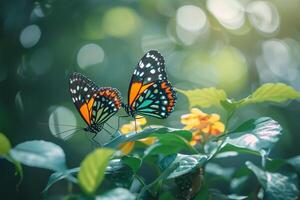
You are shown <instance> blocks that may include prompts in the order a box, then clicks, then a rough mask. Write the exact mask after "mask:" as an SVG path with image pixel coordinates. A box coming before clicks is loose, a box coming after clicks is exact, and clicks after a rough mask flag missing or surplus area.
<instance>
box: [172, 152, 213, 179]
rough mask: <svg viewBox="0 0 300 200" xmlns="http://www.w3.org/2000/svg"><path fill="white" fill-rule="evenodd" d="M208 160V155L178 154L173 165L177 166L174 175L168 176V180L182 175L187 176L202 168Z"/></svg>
mask: <svg viewBox="0 0 300 200" xmlns="http://www.w3.org/2000/svg"><path fill="white" fill-rule="evenodd" d="M206 160H207V156H206V155H199V154H197V155H184V154H177V156H176V158H175V160H174V162H173V163H172V164H177V168H175V169H174V170H173V171H172V173H170V174H169V175H168V179H171V178H176V177H179V176H181V175H184V174H187V173H189V172H191V171H193V170H194V169H195V168H197V167H199V166H202V165H203V163H204V162H205V161H206Z"/></svg>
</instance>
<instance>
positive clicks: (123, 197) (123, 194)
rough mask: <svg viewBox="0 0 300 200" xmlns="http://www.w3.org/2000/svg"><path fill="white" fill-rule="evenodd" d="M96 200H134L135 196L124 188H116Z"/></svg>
mask: <svg viewBox="0 0 300 200" xmlns="http://www.w3.org/2000/svg"><path fill="white" fill-rule="evenodd" d="M95 199H96V200H113V199H118V200H134V199H136V198H135V195H133V194H132V193H131V192H129V191H128V190H126V189H124V188H115V189H113V190H110V191H108V192H106V193H104V194H102V195H99V196H96V198H95Z"/></svg>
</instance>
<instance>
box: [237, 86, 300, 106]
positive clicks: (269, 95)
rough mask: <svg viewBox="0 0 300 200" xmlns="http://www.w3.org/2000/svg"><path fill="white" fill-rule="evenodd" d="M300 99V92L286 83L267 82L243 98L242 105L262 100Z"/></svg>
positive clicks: (282, 100) (278, 101)
mask: <svg viewBox="0 0 300 200" xmlns="http://www.w3.org/2000/svg"><path fill="white" fill-rule="evenodd" d="M289 99H300V92H298V91H296V90H295V89H294V88H292V87H291V86H289V85H286V84H284V83H266V84H264V85H262V86H261V87H259V88H258V89H257V90H255V91H254V92H253V93H252V94H251V95H250V96H249V97H247V98H245V99H242V100H241V105H247V104H253V103H261V102H277V103H280V102H284V101H286V100H289Z"/></svg>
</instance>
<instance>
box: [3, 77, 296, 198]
mask: <svg viewBox="0 0 300 200" xmlns="http://www.w3.org/2000/svg"><path fill="white" fill-rule="evenodd" d="M177 90H178V91H179V92H181V93H183V94H184V95H186V96H187V98H188V99H189V102H190V107H195V106H199V107H204V108H207V107H212V106H215V107H218V108H222V109H224V110H225V112H226V113H227V119H226V121H227V123H226V124H228V122H229V121H230V119H231V116H232V115H233V114H234V113H236V114H238V113H237V111H238V109H239V108H240V107H242V106H246V105H248V104H256V103H261V102H275V103H281V102H284V101H287V100H293V99H299V98H300V93H299V92H298V91H296V90H294V89H293V88H292V87H291V86H288V85H285V84H282V83H275V84H273V83H268V84H264V85H262V86H261V87H259V88H258V89H257V90H256V91H254V92H253V93H252V94H251V95H249V96H248V97H246V98H244V99H241V100H234V99H228V97H227V94H226V93H225V91H224V90H221V89H215V88H204V89H196V90H190V91H184V90H179V89H177ZM191 116H192V117H191ZM212 118H214V119H213V121H211V119H212ZM184 119H185V120H192V122H193V124H195V123H196V124H197V126H190V127H186V128H185V129H187V130H184V129H174V128H169V127H150V126H149V127H145V128H144V129H142V128H141V127H140V126H139V127H138V128H139V132H135V131H132V132H130V133H127V132H126V133H123V134H120V136H118V137H116V138H115V139H113V140H112V141H110V142H108V143H106V144H105V145H104V146H103V147H102V148H97V149H95V150H94V151H93V152H91V153H89V154H88V155H87V156H86V158H85V159H84V160H83V161H82V162H81V165H80V167H76V168H72V169H69V168H67V166H66V160H65V153H64V151H63V150H62V149H61V148H60V147H59V146H58V145H56V144H53V143H51V142H46V141H27V142H24V143H21V144H18V145H17V146H15V147H14V148H11V145H10V142H9V140H8V139H7V138H6V137H5V136H4V135H3V134H0V144H1V145H0V146H1V149H0V155H1V158H4V159H7V160H8V161H10V162H13V163H14V164H15V165H16V168H17V169H18V171H19V173H20V175H21V174H22V170H21V169H22V168H21V167H20V165H19V163H22V164H24V165H27V166H32V167H39V168H44V169H49V170H52V171H54V173H53V174H52V175H51V176H50V177H49V181H48V184H47V185H46V187H45V189H44V194H45V197H46V198H47V197H48V191H49V188H50V187H52V186H53V184H55V183H56V182H58V181H60V180H63V179H65V180H66V181H67V182H68V184H69V185H71V186H72V187H69V190H68V191H66V194H65V195H64V197H63V199H68V198H71V199H109V198H114V199H199V200H201V199H233V200H238V199H253V198H260V199H274V200H281V199H285V200H294V199H297V198H298V197H299V184H298V179H299V168H300V162H299V160H300V159H299V156H298V157H295V158H291V159H288V160H283V159H279V158H271V157H270V156H269V155H270V151H271V150H272V147H273V146H274V145H275V144H276V143H277V142H278V141H279V139H280V136H281V135H282V127H281V126H280V124H279V123H278V122H277V121H275V120H274V119H272V118H270V117H261V118H258V119H250V120H248V121H246V122H244V123H242V124H241V125H239V124H235V126H237V127H238V128H235V129H228V128H227V129H224V130H223V133H222V132H220V131H219V132H213V131H212V129H211V127H212V125H213V124H214V123H215V122H216V120H217V121H218V120H219V118H218V115H216V114H212V115H209V114H206V113H203V112H200V111H197V112H194V113H191V114H190V115H188V116H185V118H184ZM197 120H199V122H198V121H197ZM145 123H146V121H145ZM199 123H200V124H199ZM220 123H221V122H220ZM131 125H132V123H131ZM124 126H125V127H127V129H128V127H129V125H124ZM208 127H210V128H209V129H207V128H208ZM129 128H130V127H129ZM197 128H198V129H200V132H199V131H198V132H197V134H199V133H200V134H203V133H205V134H211V135H210V137H205V138H202V139H201V142H196V143H191V141H192V140H193V136H194V135H193V134H195V130H194V129H197ZM127 129H126V130H127ZM120 130H125V128H121V129H120ZM132 130H134V128H132ZM201 131H202V132H201ZM149 138H155V139H154V140H153V139H152V140H151V142H150V143H143V142H141V141H143V139H149ZM130 142H135V143H136V144H135V145H134V146H132V147H131V148H130V149H129V150H127V151H126V153H124V152H122V151H120V149H122V147H124V146H123V145H124V144H126V143H130ZM243 154H246V155H249V156H251V155H252V156H254V157H255V158H256V159H257V160H260V163H259V162H257V164H253V163H252V162H253V159H249V158H250V157H246V161H244V160H243V159H245V158H242V157H241V159H240V160H242V162H244V164H241V165H239V166H236V164H233V165H232V166H230V168H228V166H227V167H223V166H221V165H220V164H217V163H220V161H221V160H222V158H230V157H238V156H241V155H243ZM258 165H260V167H258ZM144 167H148V168H149V169H152V170H153V172H151V170H150V171H149V173H150V172H151V173H154V178H152V179H150V180H149V178H147V174H148V171H147V172H146V173H145V171H144V170H142V169H143V168H144ZM251 172H253V173H254V175H255V176H256V177H257V181H256V180H251V179H249V176H250V175H251ZM76 174H77V176H76ZM21 176H22V175H21ZM214 179H215V180H222V181H225V182H227V183H228V185H230V187H231V191H232V193H231V194H223V193H222V192H221V191H219V190H218V189H217V187H216V186H215V185H214V184H213V180H214ZM247 184H248V186H249V184H251V188H250V189H249V191H248V192H247V193H245V192H243V190H242V189H241V188H243V187H247ZM73 186H77V187H78V188H80V189H81V191H82V193H73V190H72V188H73ZM74 191H75V190H74Z"/></svg>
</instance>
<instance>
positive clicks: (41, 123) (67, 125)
mask: <svg viewBox="0 0 300 200" xmlns="http://www.w3.org/2000/svg"><path fill="white" fill-rule="evenodd" d="M38 124H39V125H46V126H47V125H51V126H56V127H60V126H66V127H75V128H84V127H78V126H75V125H69V124H53V123H48V122H38Z"/></svg>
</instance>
